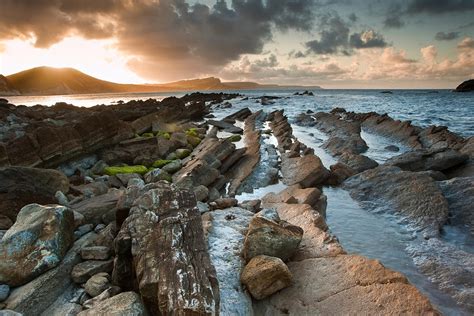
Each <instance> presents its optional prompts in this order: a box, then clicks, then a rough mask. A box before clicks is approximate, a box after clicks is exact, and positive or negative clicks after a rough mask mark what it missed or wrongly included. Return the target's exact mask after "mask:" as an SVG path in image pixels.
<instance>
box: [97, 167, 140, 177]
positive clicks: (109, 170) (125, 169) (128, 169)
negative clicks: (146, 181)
mask: <svg viewBox="0 0 474 316" xmlns="http://www.w3.org/2000/svg"><path fill="white" fill-rule="evenodd" d="M147 172H148V168H147V167H145V166H143V165H138V166H123V167H118V166H115V167H106V168H105V169H104V173H105V174H107V175H109V176H114V175H116V174H120V173H138V174H142V175H143V174H145V173H147Z"/></svg>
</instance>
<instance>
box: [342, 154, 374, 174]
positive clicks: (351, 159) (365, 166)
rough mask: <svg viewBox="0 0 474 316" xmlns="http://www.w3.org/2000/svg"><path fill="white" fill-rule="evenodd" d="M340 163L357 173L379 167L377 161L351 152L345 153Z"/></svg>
mask: <svg viewBox="0 0 474 316" xmlns="http://www.w3.org/2000/svg"><path fill="white" fill-rule="evenodd" d="M339 161H340V162H342V163H344V164H346V165H347V166H349V167H350V168H351V169H352V170H354V171H355V172H356V173H360V172H363V171H365V170H369V169H373V168H376V167H378V165H379V164H378V163H377V162H376V161H375V160H373V159H370V158H369V157H367V156H364V155H358V154H352V153H349V152H344V153H343V154H342V155H341V156H340V157H339Z"/></svg>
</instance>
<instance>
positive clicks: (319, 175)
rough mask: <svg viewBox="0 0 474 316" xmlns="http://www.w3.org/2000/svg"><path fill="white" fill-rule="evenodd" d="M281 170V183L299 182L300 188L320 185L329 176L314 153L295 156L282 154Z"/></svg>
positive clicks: (292, 183) (293, 183)
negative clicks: (290, 156)
mask: <svg viewBox="0 0 474 316" xmlns="http://www.w3.org/2000/svg"><path fill="white" fill-rule="evenodd" d="M281 172H282V174H283V183H285V184H286V185H289V186H290V185H295V184H299V185H300V186H301V187H302V188H309V187H314V186H317V185H321V184H323V183H324V182H325V181H326V179H327V178H328V177H329V171H328V170H327V169H326V168H325V167H324V165H323V163H322V162H321V159H319V157H317V156H315V155H307V156H303V157H295V158H289V157H286V156H283V157H282V164H281Z"/></svg>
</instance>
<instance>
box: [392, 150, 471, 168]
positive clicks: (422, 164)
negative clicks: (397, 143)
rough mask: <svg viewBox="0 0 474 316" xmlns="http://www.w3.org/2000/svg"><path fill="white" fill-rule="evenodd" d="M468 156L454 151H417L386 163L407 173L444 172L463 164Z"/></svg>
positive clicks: (396, 157)
mask: <svg viewBox="0 0 474 316" xmlns="http://www.w3.org/2000/svg"><path fill="white" fill-rule="evenodd" d="M468 159H469V156H468V155H465V154H461V153H459V152H458V151H456V150H452V149H441V150H424V149H420V150H416V151H410V152H406V153H404V154H401V155H399V156H395V157H393V158H390V159H388V160H387V161H386V164H387V165H392V166H397V167H399V168H401V169H403V170H407V171H424V170H436V171H443V170H446V169H449V168H452V167H455V166H457V165H460V164H462V163H463V162H465V161H466V160H468Z"/></svg>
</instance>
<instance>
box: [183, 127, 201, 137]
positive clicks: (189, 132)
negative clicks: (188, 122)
mask: <svg viewBox="0 0 474 316" xmlns="http://www.w3.org/2000/svg"><path fill="white" fill-rule="evenodd" d="M186 135H187V136H193V137H199V134H198V133H197V131H196V128H194V127H193V128H190V129H188V130H187V131H186Z"/></svg>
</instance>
